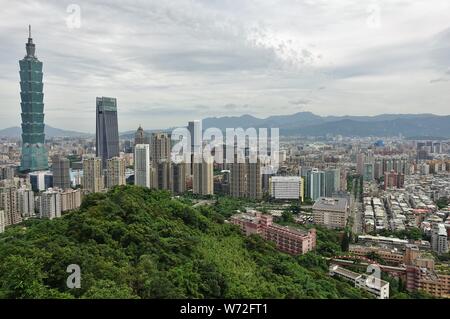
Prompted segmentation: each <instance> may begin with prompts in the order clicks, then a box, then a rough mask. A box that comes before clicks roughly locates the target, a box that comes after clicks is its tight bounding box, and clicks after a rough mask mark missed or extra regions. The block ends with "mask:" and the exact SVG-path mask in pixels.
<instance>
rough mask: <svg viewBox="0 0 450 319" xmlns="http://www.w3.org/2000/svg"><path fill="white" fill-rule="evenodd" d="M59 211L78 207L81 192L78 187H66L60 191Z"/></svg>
mask: <svg viewBox="0 0 450 319" xmlns="http://www.w3.org/2000/svg"><path fill="white" fill-rule="evenodd" d="M60 197H61V212H66V211H70V210H75V209H78V208H80V206H81V200H82V198H83V194H82V193H81V190H80V189H66V190H64V191H60Z"/></svg>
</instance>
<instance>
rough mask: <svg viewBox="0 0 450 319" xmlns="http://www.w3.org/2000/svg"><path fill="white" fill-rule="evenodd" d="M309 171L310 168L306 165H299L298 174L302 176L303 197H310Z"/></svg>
mask: <svg viewBox="0 0 450 319" xmlns="http://www.w3.org/2000/svg"><path fill="white" fill-rule="evenodd" d="M311 171H312V168H311V167H308V166H302V167H300V176H301V177H303V183H304V188H305V190H304V195H305V198H311Z"/></svg>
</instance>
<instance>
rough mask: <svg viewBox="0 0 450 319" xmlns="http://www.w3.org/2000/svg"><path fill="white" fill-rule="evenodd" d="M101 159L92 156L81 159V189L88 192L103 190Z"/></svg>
mask: <svg viewBox="0 0 450 319" xmlns="http://www.w3.org/2000/svg"><path fill="white" fill-rule="evenodd" d="M102 171H103V169H102V159H101V158H99V157H92V158H87V159H84V160H83V183H82V184H83V189H84V190H86V191H87V192H90V193H98V192H100V191H102V190H103V174H102Z"/></svg>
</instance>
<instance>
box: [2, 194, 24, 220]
mask: <svg viewBox="0 0 450 319" xmlns="http://www.w3.org/2000/svg"><path fill="white" fill-rule="evenodd" d="M0 210H3V211H4V212H5V224H6V226H9V225H14V224H18V223H20V222H21V221H22V216H21V215H20V212H19V205H18V196H17V188H16V187H0Z"/></svg>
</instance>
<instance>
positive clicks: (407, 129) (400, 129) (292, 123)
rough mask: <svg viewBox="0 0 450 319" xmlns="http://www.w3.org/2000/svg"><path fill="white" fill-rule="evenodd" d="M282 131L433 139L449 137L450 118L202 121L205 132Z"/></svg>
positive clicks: (300, 116) (299, 116) (306, 116)
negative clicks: (240, 129)
mask: <svg viewBox="0 0 450 319" xmlns="http://www.w3.org/2000/svg"><path fill="white" fill-rule="evenodd" d="M209 127H217V128H220V129H222V130H224V129H226V128H237V127H242V128H249V127H254V128H276V127H278V128H280V134H281V135H284V136H295V135H301V136H326V135H342V136H355V137H367V136H397V135H399V134H401V135H403V136H405V137H412V136H416V137H421V136H432V137H439V138H450V116H440V115H434V114H381V115H376V116H319V115H316V114H313V113H311V112H299V113H295V114H292V115H277V116H270V117H268V118H264V119H261V118H257V117H254V116H251V115H242V116H239V117H211V118H206V119H204V120H203V129H206V128H209Z"/></svg>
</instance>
